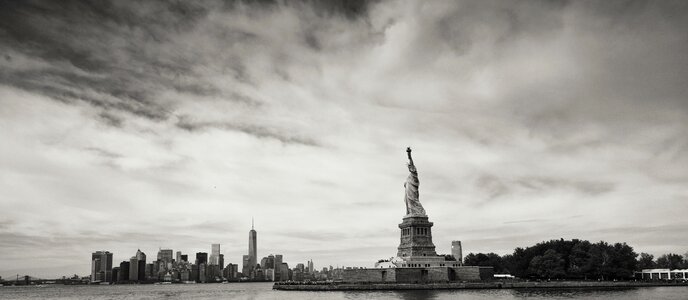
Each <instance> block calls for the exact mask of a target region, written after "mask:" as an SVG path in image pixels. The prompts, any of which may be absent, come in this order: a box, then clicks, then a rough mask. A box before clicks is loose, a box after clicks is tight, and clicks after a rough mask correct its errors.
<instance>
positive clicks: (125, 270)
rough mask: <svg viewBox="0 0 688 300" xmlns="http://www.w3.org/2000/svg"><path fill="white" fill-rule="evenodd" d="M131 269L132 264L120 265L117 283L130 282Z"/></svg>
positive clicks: (123, 263)
mask: <svg viewBox="0 0 688 300" xmlns="http://www.w3.org/2000/svg"><path fill="white" fill-rule="evenodd" d="M130 269H131V264H130V263H129V262H128V261H123V262H121V263H120V264H119V274H118V276H117V281H119V282H124V281H127V280H129V272H130Z"/></svg>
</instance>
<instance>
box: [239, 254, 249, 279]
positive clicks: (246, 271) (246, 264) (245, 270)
mask: <svg viewBox="0 0 688 300" xmlns="http://www.w3.org/2000/svg"><path fill="white" fill-rule="evenodd" d="M250 261H251V260H250V259H249V257H248V255H244V256H242V257H241V263H242V267H241V273H242V274H244V276H246V277H249V276H251V272H250V268H249V266H250Z"/></svg>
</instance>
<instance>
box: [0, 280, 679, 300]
mask: <svg viewBox="0 0 688 300" xmlns="http://www.w3.org/2000/svg"><path fill="white" fill-rule="evenodd" d="M0 299H214V300H217V299H256V300H259V299H279V300H290V299H299V300H301V299H463V300H483V299H495V300H506V299H611V300H617V299H618V300H621V299H623V300H626V299H630V300H632V299H660V300H661V299H688V287H685V286H684V287H650V288H633V289H622V290H619V289H612V290H589V289H585V290H583V289H581V290H440V291H384V292H293V291H274V290H272V284H270V283H230V284H172V285H109V286H107V285H104V286H95V285H94V286H89V285H82V286H64V285H46V286H43V287H36V286H29V287H2V286H0Z"/></svg>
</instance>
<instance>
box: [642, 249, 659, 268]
mask: <svg viewBox="0 0 688 300" xmlns="http://www.w3.org/2000/svg"><path fill="white" fill-rule="evenodd" d="M654 259H655V256H654V255H652V254H648V253H645V252H643V253H640V259H638V269H640V270H642V269H654V268H655V267H656V266H657V264H656V263H655V260H654Z"/></svg>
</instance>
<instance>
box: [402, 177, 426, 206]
mask: <svg viewBox="0 0 688 300" xmlns="http://www.w3.org/2000/svg"><path fill="white" fill-rule="evenodd" d="M419 184H420V182H418V172H410V174H409V176H408V178H406V183H404V187H405V188H406V215H411V216H425V209H423V205H421V204H420V201H419V200H418V185H419Z"/></svg>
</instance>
